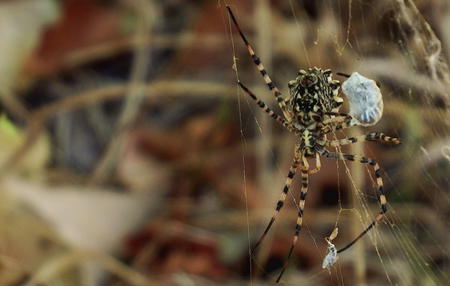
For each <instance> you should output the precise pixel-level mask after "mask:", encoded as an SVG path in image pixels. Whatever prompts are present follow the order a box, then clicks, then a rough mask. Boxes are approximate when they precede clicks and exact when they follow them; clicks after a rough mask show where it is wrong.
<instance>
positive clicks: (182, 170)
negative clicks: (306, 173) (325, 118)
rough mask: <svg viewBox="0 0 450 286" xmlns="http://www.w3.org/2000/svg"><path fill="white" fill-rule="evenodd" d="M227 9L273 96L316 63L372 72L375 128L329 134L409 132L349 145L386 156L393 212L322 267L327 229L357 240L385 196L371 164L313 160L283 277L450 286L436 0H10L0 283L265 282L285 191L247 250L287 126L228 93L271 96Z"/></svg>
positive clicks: (276, 186)
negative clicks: (264, 234) (379, 193)
mask: <svg viewBox="0 0 450 286" xmlns="http://www.w3.org/2000/svg"><path fill="white" fill-rule="evenodd" d="M226 4H229V5H231V7H232V8H233V10H234V12H235V13H236V16H237V18H238V20H239V22H240V23H241V25H242V28H243V30H244V31H245V33H246V34H247V36H248V38H249V40H250V41H251V42H252V44H253V45H254V46H255V49H256V51H257V53H258V54H260V56H261V58H262V60H263V63H264V64H265V66H266V67H267V69H268V71H269V74H270V75H271V76H272V78H273V79H274V81H275V83H276V84H277V85H278V86H279V87H280V89H281V90H282V91H283V92H285V93H287V82H288V81H289V80H290V79H293V78H294V77H295V75H296V72H297V71H298V69H299V68H307V67H311V66H318V67H322V68H331V69H332V70H333V71H335V72H344V73H351V72H353V71H358V72H359V73H361V74H364V75H366V76H368V77H370V78H373V79H376V80H377V81H379V82H380V83H381V86H382V91H383V96H384V104H385V113H384V116H383V119H382V120H381V121H380V123H379V124H377V125H376V126H375V127H371V128H367V129H366V128H365V129H359V130H354V131H350V132H353V133H348V132H346V133H342V132H340V133H337V134H336V135H335V136H337V137H339V138H343V137H344V136H345V135H346V134H347V135H349V134H363V133H369V132H370V131H375V130H376V131H382V132H385V133H386V134H388V135H391V136H398V137H400V138H401V140H402V142H403V144H402V145H401V146H400V147H398V148H397V147H391V146H386V145H377V144H364V145H359V147H358V146H356V147H351V148H350V149H345V150H347V151H349V152H352V153H362V152H363V153H365V154H368V155H369V156H372V157H374V158H376V159H377V160H378V161H379V162H380V163H381V165H382V168H383V170H384V172H383V176H384V178H385V184H386V188H387V197H388V200H389V202H390V209H391V212H390V214H389V215H388V219H387V222H386V223H383V224H381V225H380V226H379V227H378V228H377V229H376V231H373V232H372V233H371V234H370V236H368V237H366V238H364V240H363V241H360V242H359V243H358V246H357V247H355V248H354V249H353V250H351V251H349V252H347V253H343V254H342V255H341V257H340V258H339V261H338V263H337V264H336V266H335V267H333V268H331V269H330V271H327V270H323V269H321V261H322V259H323V257H324V255H325V253H326V247H327V244H326V242H325V240H324V238H325V237H327V236H328V235H330V233H331V231H332V230H333V228H334V227H335V226H336V225H337V226H339V235H338V238H337V239H336V241H335V242H336V244H338V245H342V244H344V243H345V242H347V241H349V240H350V239H351V238H352V237H353V236H354V234H353V233H357V232H359V231H361V230H362V229H363V228H364V226H365V225H366V224H367V222H368V221H370V220H371V219H372V217H373V216H374V214H375V213H376V212H377V208H378V205H377V203H376V197H375V195H374V192H373V190H374V183H373V182H374V181H373V178H372V177H371V176H370V172H368V171H370V170H369V169H366V168H365V167H361V166H358V165H356V164H348V165H344V164H341V163H336V162H335V161H333V160H323V167H322V170H321V172H319V173H318V174H317V175H314V176H311V178H310V193H309V195H308V202H307V207H306V210H305V226H306V228H305V231H303V233H302V234H301V236H300V242H299V244H298V246H297V248H296V250H295V253H294V257H293V259H292V261H291V263H290V267H289V269H288V271H287V273H286V275H285V277H284V278H283V280H282V283H284V284H287V285H446V284H448V278H449V274H450V267H449V263H450V261H449V252H450V233H449V231H448V230H449V228H450V224H449V221H450V220H449V217H450V212H449V210H450V196H449V191H450V188H449V184H450V180H449V178H450V132H449V129H450V114H449V106H450V96H449V87H450V75H449V70H448V65H447V62H448V57H449V56H450V3H449V2H448V1H447V0H427V1H424V0H415V1H412V0H394V1H392V0H389V1H388V0H377V1H369V0H336V1H327V0H319V1H313V0H290V1H278V0H271V1H268V0H259V1H232V0H229V1H206V0H204V1H200V0H199V1H185V0H168V1H162V0H116V1H106V0H65V1H63V0H60V1H57V0H9V1H1V2H0V37H1V44H0V101H1V112H2V115H1V117H0V169H1V172H0V183H1V184H0V187H1V192H0V196H1V200H0V285H8V286H12V285H249V284H250V283H251V282H252V283H253V284H254V285H270V284H271V283H273V280H274V278H273V276H274V275H275V274H276V273H277V272H278V270H279V269H280V267H281V266H282V265H283V263H284V258H285V256H286V254H287V251H288V248H289V245H290V242H291V239H292V234H293V232H294V229H293V227H294V220H295V219H296V209H295V206H294V202H293V200H292V199H291V198H288V201H289V202H288V205H287V207H286V208H285V210H284V211H283V212H282V214H281V216H280V218H279V219H278V221H277V225H276V227H275V228H273V229H272V231H271V235H270V236H269V237H268V238H267V239H266V241H265V243H264V244H263V246H262V247H261V249H260V252H259V253H258V255H257V257H256V258H255V261H256V262H250V259H249V248H250V246H251V245H253V244H254V242H255V239H256V238H257V237H258V235H259V233H260V231H262V229H263V227H264V226H265V224H266V223H267V222H268V220H269V218H270V216H271V215H272V212H273V207H274V205H275V202H276V200H277V198H278V196H279V193H280V192H281V187H282V185H283V182H284V179H285V176H286V172H287V169H288V166H289V164H290V160H291V158H292V155H293V148H294V144H295V140H296V138H295V136H294V135H292V134H288V133H287V132H285V131H283V130H281V128H280V127H279V126H277V125H276V124H273V122H271V121H270V120H269V119H267V118H265V115H264V114H262V112H261V111H260V110H259V109H258V108H257V106H256V105H254V103H253V102H252V101H251V100H248V99H247V98H246V97H245V94H243V93H242V92H240V91H239V89H238V88H237V86H236V84H235V83H236V76H238V77H239V78H240V79H241V80H242V81H243V82H245V83H246V84H248V85H249V86H251V88H252V89H253V90H254V91H255V92H256V93H257V94H258V95H259V96H260V97H261V98H262V99H263V100H264V101H265V102H266V103H269V105H272V106H274V105H273V103H274V100H273V99H272V98H271V97H270V95H269V92H268V91H267V90H266V88H265V86H264V85H263V81H262V79H261V78H260V75H259V74H258V72H257V71H256V69H255V68H254V66H253V64H252V62H251V59H250V57H249V56H248V54H247V51H246V49H245V46H244V45H243V43H242V42H241V40H240V38H239V37H238V35H237V33H236V32H235V30H234V29H233V28H232V26H231V25H230V22H229V18H228V16H227V14H226V10H225V5H226ZM234 58H235V59H237V61H236V65H234V66H233V59H234ZM338 79H340V80H343V79H342V78H338ZM274 108H275V107H274ZM345 108H346V107H345V106H344V109H345ZM293 190H294V196H298V193H297V192H296V190H298V182H297V183H295V184H294V187H293Z"/></svg>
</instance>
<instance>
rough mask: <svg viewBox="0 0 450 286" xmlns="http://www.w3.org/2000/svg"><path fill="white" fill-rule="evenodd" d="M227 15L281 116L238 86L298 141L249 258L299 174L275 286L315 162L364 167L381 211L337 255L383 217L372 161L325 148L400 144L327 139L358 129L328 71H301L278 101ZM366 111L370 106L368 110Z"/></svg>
mask: <svg viewBox="0 0 450 286" xmlns="http://www.w3.org/2000/svg"><path fill="white" fill-rule="evenodd" d="M226 8H227V10H228V13H229V16H230V18H231V20H232V22H233V23H234V26H235V28H236V30H237V31H238V33H239V35H240V37H241V38H242V40H243V41H244V43H245V45H246V46H247V49H248V53H249V54H250V56H251V58H252V60H253V62H254V64H255V65H256V67H257V69H258V70H259V72H260V73H261V75H262V77H263V78H264V81H265V82H266V85H267V87H268V88H269V90H270V91H271V92H272V94H273V96H274V97H275V100H276V101H277V103H278V105H279V107H280V109H281V111H282V113H283V117H282V116H280V115H278V114H277V113H275V112H274V111H273V110H272V109H271V108H270V107H268V106H267V105H266V104H265V103H264V102H263V101H262V100H260V99H259V98H258V97H257V96H256V95H255V94H254V93H253V92H251V91H250V89H248V88H247V87H246V86H245V85H244V84H243V83H242V82H241V81H240V80H238V81H237V84H238V85H239V86H240V88H241V89H242V90H243V91H244V92H245V93H246V94H247V95H248V96H249V97H250V98H252V99H253V100H254V101H255V103H256V104H257V105H258V106H259V107H260V108H261V109H262V110H263V111H264V112H265V113H267V114H268V115H269V116H270V117H272V118H273V119H274V120H276V121H277V122H278V123H280V124H281V125H283V126H284V127H285V128H286V129H287V130H288V131H290V132H292V133H294V134H295V135H296V136H298V142H297V143H296V145H295V151H294V159H293V162H292V165H291V167H290V169H289V172H288V174H287V178H286V182H285V184H284V187H283V190H282V192H281V195H280V198H279V200H278V202H277V204H276V207H275V211H274V214H273V215H272V218H271V219H270V221H269V223H268V225H267V226H266V228H265V230H264V232H263V233H262V234H261V236H260V237H259V239H258V240H257V242H256V244H255V246H254V247H253V249H252V253H254V251H255V250H256V249H257V248H258V246H259V245H260V244H261V242H262V241H263V239H264V237H265V236H266V235H267V233H268V232H269V230H270V228H271V227H272V225H273V223H274V222H275V220H276V218H277V215H278V213H279V212H280V210H281V209H282V208H283V205H284V202H285V199H286V196H287V194H288V193H289V189H290V186H291V184H292V180H293V179H294V176H295V174H296V172H297V171H298V170H300V173H301V189H300V200H299V204H298V216H297V223H296V226H295V233H294V237H293V239H292V244H291V246H290V249H289V253H288V255H287V258H286V260H285V263H284V265H283V268H282V269H281V272H280V274H279V275H278V278H277V280H276V282H277V283H278V282H279V281H280V279H281V277H282V276H283V273H284V272H285V270H286V267H287V265H288V262H289V260H290V257H291V255H292V252H293V250H294V248H295V245H296V244H297V241H298V236H299V233H300V231H301V229H302V223H303V215H304V208H305V201H306V196H307V193H308V179H309V178H308V177H309V175H310V174H314V173H317V172H318V171H319V170H320V168H321V162H320V157H321V156H323V157H326V158H332V159H336V160H347V161H359V162H360V163H363V164H369V165H370V166H372V167H373V170H374V174H375V178H376V184H377V196H378V201H379V203H380V212H379V213H378V215H377V216H376V217H375V219H374V220H373V221H372V223H370V224H369V225H368V226H367V227H366V228H365V229H364V230H363V231H362V232H361V233H360V234H359V235H358V236H357V237H356V238H354V239H353V240H352V241H351V242H350V243H348V244H347V245H346V246H344V247H342V248H341V249H339V250H337V253H341V252H343V251H345V250H347V249H348V248H350V247H351V246H352V245H353V244H354V243H356V242H357V241H358V240H359V239H360V238H362V237H363V236H364V235H365V234H366V233H367V232H368V231H369V230H370V229H372V228H373V227H374V226H375V225H376V224H378V223H379V222H380V221H381V220H382V219H383V218H384V215H385V213H386V212H387V200H386V196H385V195H384V191H383V180H382V178H381V169H380V166H379V165H378V163H377V162H376V161H375V160H374V159H371V158H367V157H365V156H359V155H352V154H344V153H339V152H331V151H328V150H327V147H338V146H341V145H347V144H353V143H356V142H362V141H378V142H385V143H392V144H400V140H399V139H398V138H395V137H389V136H386V135H384V134H383V133H379V132H373V133H370V134H367V135H361V136H356V137H349V138H344V139H340V140H328V139H327V135H328V134H330V133H333V132H335V131H337V130H342V129H346V128H350V127H352V126H357V125H362V124H359V123H358V121H357V120H354V118H353V117H352V116H351V115H350V114H347V113H341V112H339V109H340V107H341V105H342V103H343V99H342V97H340V96H339V88H340V87H341V83H340V82H339V81H338V80H334V79H333V78H332V71H331V70H329V69H325V70H323V69H321V68H317V67H313V68H308V69H307V70H302V69H301V70H300V71H299V72H298V74H297V77H296V78H295V79H294V80H291V81H289V82H288V88H289V93H290V96H289V97H288V98H286V99H285V98H283V95H282V94H281V92H280V91H279V90H278V88H277V87H276V86H275V84H274V83H273V82H272V80H271V79H270V77H269V75H268V74H267V71H266V70H265V68H264V66H263V64H262V63H261V60H260V59H259V57H258V56H257V55H256V54H255V51H254V49H253V47H252V46H251V44H250V43H249V42H248V40H247V38H246V37H245V35H244V33H243V32H242V30H241V28H240V27H239V24H238V22H237V20H236V18H235V16H234V15H233V12H232V11H231V8H230V7H229V6H226ZM337 75H340V76H345V77H350V76H349V75H346V74H342V73H337ZM368 108H369V107H368ZM308 158H315V162H316V163H315V164H316V166H315V168H313V169H311V168H310V166H309V163H308Z"/></svg>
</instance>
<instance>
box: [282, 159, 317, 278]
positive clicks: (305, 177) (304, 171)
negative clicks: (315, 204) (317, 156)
mask: <svg viewBox="0 0 450 286" xmlns="http://www.w3.org/2000/svg"><path fill="white" fill-rule="evenodd" d="M302 160H303V165H302V167H301V172H302V187H301V190H300V200H299V202H298V206H299V210H298V216H297V223H296V225H295V233H294V238H293V239H292V244H291V248H290V249H289V253H288V256H287V258H286V260H285V262H284V265H283V268H282V269H281V272H280V274H279V275H278V278H277V281H276V282H277V283H278V282H280V279H281V277H283V274H284V271H286V268H287V266H288V264H289V260H290V259H291V256H292V252H293V251H294V248H295V245H296V244H297V241H298V235H299V234H300V231H301V230H302V226H303V211H304V209H305V200H306V195H307V193H308V172H309V164H308V160H307V159H306V158H305V157H302Z"/></svg>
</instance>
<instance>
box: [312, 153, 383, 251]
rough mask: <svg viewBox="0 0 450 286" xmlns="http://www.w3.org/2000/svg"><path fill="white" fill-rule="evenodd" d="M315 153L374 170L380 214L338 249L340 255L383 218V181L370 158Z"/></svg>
mask: <svg viewBox="0 0 450 286" xmlns="http://www.w3.org/2000/svg"><path fill="white" fill-rule="evenodd" d="M317 152H318V153H319V154H320V155H322V156H325V157H327V158H332V159H337V160H347V161H359V162H360V163H363V164H369V165H371V166H372V167H373V169H374V174H375V177H376V182H377V190H378V201H379V202H380V213H379V214H378V215H377V216H376V218H375V219H374V220H373V221H372V223H371V224H369V226H367V227H366V229H365V230H363V231H362V232H361V233H360V234H359V235H358V236H357V237H356V238H354V239H353V240H352V241H351V242H350V243H348V244H347V245H346V246H344V247H343V248H341V249H339V250H338V251H337V252H338V253H341V252H343V251H345V250H347V249H348V248H350V247H351V246H352V245H353V244H355V243H356V242H357V241H358V240H359V239H360V238H362V237H363V236H364V235H365V234H366V233H367V232H368V231H369V230H370V229H372V228H373V227H374V226H375V225H376V224H377V223H379V222H380V221H381V220H382V219H383V218H384V214H385V213H386V212H387V200H386V196H385V195H384V186H383V179H382V178H381V169H380V166H379V165H378V163H377V162H376V161H375V160H374V159H371V158H367V157H364V156H360V155H351V154H344V153H335V152H329V151H327V150H325V149H320V148H318V149H317Z"/></svg>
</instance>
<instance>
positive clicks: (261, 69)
mask: <svg viewBox="0 0 450 286" xmlns="http://www.w3.org/2000/svg"><path fill="white" fill-rule="evenodd" d="M226 8H227V10H228V13H229V14H230V17H231V20H232V21H233V23H234V26H235V27H236V30H237V31H238V32H239V35H240V36H241V38H242V40H243V41H244V43H245V45H246V46H247V50H248V53H249V54H250V56H251V57H252V60H253V62H254V63H255V65H256V67H257V68H258V70H259V72H260V73H261V75H262V77H263V78H264V81H265V82H266V85H267V86H268V87H269V89H270V91H271V92H272V94H273V95H274V96H275V99H276V101H277V102H278V105H279V106H280V108H281V110H282V111H283V114H284V116H285V117H286V118H287V119H289V118H290V115H289V113H288V111H287V107H286V102H285V100H284V99H283V96H282V95H281V92H280V91H279V90H278V88H277V87H276V86H275V84H274V83H273V81H272V79H271V78H270V77H269V75H268V74H267V71H266V69H265V68H264V66H263V64H262V63H261V60H260V59H259V57H258V56H257V55H256V54H255V51H254V50H253V47H252V45H250V43H249V42H248V40H247V38H246V37H245V35H244V33H243V32H242V30H241V28H240V27H239V24H238V22H237V20H236V17H234V14H233V12H232V11H231V8H230V6H228V5H227V6H226Z"/></svg>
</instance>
